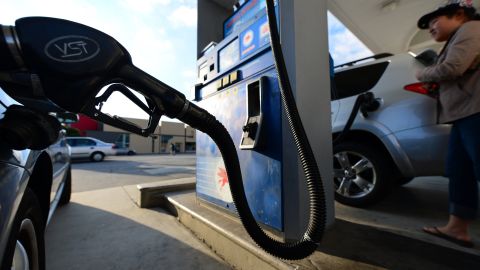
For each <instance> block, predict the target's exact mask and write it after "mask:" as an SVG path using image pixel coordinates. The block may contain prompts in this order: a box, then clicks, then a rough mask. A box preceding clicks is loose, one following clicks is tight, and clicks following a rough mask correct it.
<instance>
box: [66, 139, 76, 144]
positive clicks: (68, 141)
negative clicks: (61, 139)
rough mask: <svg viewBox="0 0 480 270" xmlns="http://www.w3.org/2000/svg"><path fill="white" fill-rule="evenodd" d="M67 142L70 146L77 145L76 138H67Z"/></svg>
mask: <svg viewBox="0 0 480 270" xmlns="http://www.w3.org/2000/svg"><path fill="white" fill-rule="evenodd" d="M67 144H68V145H70V146H76V145H77V140H75V139H67Z"/></svg>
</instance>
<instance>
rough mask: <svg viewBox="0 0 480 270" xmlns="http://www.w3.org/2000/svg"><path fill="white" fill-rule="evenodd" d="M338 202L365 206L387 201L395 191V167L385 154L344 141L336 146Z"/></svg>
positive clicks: (362, 145) (365, 146)
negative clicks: (393, 177) (392, 176)
mask: <svg viewBox="0 0 480 270" xmlns="http://www.w3.org/2000/svg"><path fill="white" fill-rule="evenodd" d="M333 154H334V157H333V169H334V188H335V200H336V201H338V202H340V203H342V204H345V205H349V206H354V207H365V206H368V205H371V204H374V203H376V202H378V201H380V200H381V199H382V198H384V197H385V196H386V195H387V194H388V192H389V191H390V188H391V186H392V185H391V175H390V174H389V172H390V171H391V169H390V168H391V167H392V166H391V165H390V163H389V162H388V160H389V159H388V157H387V156H386V154H385V153H384V152H383V151H380V150H378V149H376V148H375V147H371V146H368V145H365V144H359V143H355V142H348V141H347V142H343V143H339V144H337V145H335V146H334V147H333Z"/></svg>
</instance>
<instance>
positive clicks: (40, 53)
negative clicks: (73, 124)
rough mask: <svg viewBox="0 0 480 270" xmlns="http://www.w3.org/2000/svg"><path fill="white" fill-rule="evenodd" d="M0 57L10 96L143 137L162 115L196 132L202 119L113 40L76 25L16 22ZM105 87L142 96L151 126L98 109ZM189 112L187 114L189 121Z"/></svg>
mask: <svg viewBox="0 0 480 270" xmlns="http://www.w3.org/2000/svg"><path fill="white" fill-rule="evenodd" d="M0 56H1V59H2V62H1V63H0V73H1V74H2V75H0V79H1V78H3V80H2V82H0V84H1V86H2V87H3V88H4V89H5V91H7V92H8V93H9V94H10V95H11V96H12V97H14V98H15V97H17V96H22V97H25V96H27V97H28V96H29V95H30V98H44V99H48V100H51V101H52V102H53V103H55V104H56V105H58V106H60V107H61V108H63V109H65V110H68V111H72V112H79V113H84V114H86V115H88V116H90V117H92V118H94V119H97V120H99V121H102V122H106V123H107V124H110V125H112V126H116V127H119V128H122V129H126V130H129V131H131V132H134V133H137V134H140V135H143V136H148V135H150V134H151V133H152V132H153V131H154V128H155V126H156V125H157V124H158V121H159V119H160V117H161V116H162V115H166V116H168V117H170V118H178V119H180V120H182V121H184V122H186V123H187V124H189V125H191V126H192V127H194V128H196V127H197V126H198V123H197V121H195V119H194V118H195V117H196V116H199V117H201V116H202V115H203V116H205V114H204V110H202V109H200V108H199V107H197V106H195V105H194V104H190V102H188V100H187V99H186V98H185V96H184V95H183V94H182V93H180V92H179V91H177V90H175V89H173V88H172V87H170V86H168V85H166V84H165V83H163V82H161V81H159V80H157V79H155V78H154V77H152V76H150V75H148V74H147V73H145V72H144V71H142V70H140V69H139V68H137V67H135V66H134V65H133V63H132V59H131V56H130V54H129V53H128V51H127V50H126V49H125V48H124V47H123V46H122V45H121V44H120V43H118V42H117V41H116V40H115V39H114V38H112V37H110V36H108V35H107V34H105V33H103V32H100V31H98V30H96V29H93V28H91V27H88V26H85V25H82V24H79V23H75V22H71V21H67V20H62V19H54V18H45V17H27V18H22V19H19V20H17V21H16V23H15V27H14V26H1V32H0ZM21 74H28V75H24V76H20V75H21ZM17 78H22V79H23V81H20V80H19V79H17ZM25 78H26V79H25ZM30 78H37V80H36V81H33V80H30ZM28 83H30V87H29V88H28V87H26V86H25V84H28ZM19 84H23V88H22V89H23V90H22V91H18V89H19V87H18V86H19ZM112 84H113V85H112ZM108 85H111V87H113V89H110V90H113V91H115V90H117V91H121V92H124V91H123V90H125V89H126V88H125V86H127V87H130V88H132V89H135V90H137V91H138V92H140V93H141V94H143V95H144V96H145V97H146V100H147V103H148V108H142V109H143V110H145V111H146V112H147V113H148V114H149V115H150V117H151V119H150V123H149V127H147V128H146V129H142V128H139V127H137V126H135V125H132V124H130V123H127V122H126V121H122V120H121V119H120V118H118V117H111V116H108V115H106V114H103V113H102V112H100V110H98V106H99V102H101V100H99V99H98V98H95V97H96V95H97V94H98V93H99V92H100V90H101V89H102V88H103V87H105V86H108ZM122 85H123V86H122ZM26 89H27V90H26ZM107 92H108V91H107ZM110 92H111V91H110ZM127 97H128V98H130V99H131V100H132V98H131V96H127ZM132 101H134V100H132ZM136 104H137V103H136ZM187 111H191V113H190V114H189V115H188V116H187ZM197 120H198V119H197Z"/></svg>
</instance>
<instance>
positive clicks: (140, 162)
mask: <svg viewBox="0 0 480 270" xmlns="http://www.w3.org/2000/svg"><path fill="white" fill-rule="evenodd" d="M129 159H132V158H129ZM129 159H128V158H127V157H112V158H109V159H108V160H107V161H106V162H105V163H75V164H73V170H72V176H73V190H74V192H73V194H72V199H71V202H70V204H68V205H66V206H63V207H60V208H58V209H57V211H56V212H55V214H54V216H53V218H52V220H51V223H50V224H49V225H48V227H47V233H46V255H47V269H48V270H65V269H69V270H75V269H79V270H80V269H81V270H86V269H88V270H95V269H102V270H109V269H112V270H113V269H115V270H120V269H125V270H132V269H135V270H147V269H148V270H149V269H212V270H216V269H230V267H229V266H228V265H227V264H226V263H225V262H223V261H222V260H221V259H220V258H219V257H218V256H216V255H215V254H214V253H213V252H212V251H211V250H210V249H209V248H208V247H207V246H206V245H205V244H203V243H202V242H201V241H200V240H198V239H197V238H195V236H194V235H193V234H191V233H190V231H189V230H187V229H186V228H185V227H183V226H181V225H180V224H179V223H178V222H177V220H176V218H175V217H173V216H171V215H170V214H168V213H166V212H165V211H164V210H162V209H141V208H139V207H138V206H137V205H136V204H135V203H134V202H133V201H132V200H131V198H130V197H129V196H128V194H127V192H126V191H125V189H124V186H122V184H125V183H127V184H135V182H137V183H138V182H144V181H146V180H148V181H149V180H152V181H153V180H156V181H158V179H164V177H166V175H167V174H166V173H165V172H166V171H169V173H168V174H171V175H173V176H178V175H184V172H183V169H181V168H179V170H177V171H175V170H173V169H171V168H170V169H167V170H161V168H165V167H172V166H170V165H165V164H168V162H169V161H170V162H171V161H172V160H171V159H170V158H169V157H168V156H160V157H154V156H137V157H135V158H133V159H134V160H133V161H132V160H129ZM186 159H188V160H190V161H188V162H187V163H189V164H190V163H191V162H192V161H191V160H192V157H191V156H190V157H189V156H184V157H182V156H179V157H177V159H176V163H177V164H182V163H185V162H184V161H185V160H186ZM135 160H136V161H135ZM159 161H162V162H163V165H157V167H156V168H152V167H151V166H150V164H153V163H158V162H159ZM130 162H134V163H135V164H136V166H130V165H132V164H129V163H130ZM122 165H123V166H122ZM125 165H128V166H127V168H130V171H129V170H127V169H126V168H125ZM162 166H163V167H162ZM111 168H116V170H110V169H111ZM150 170H156V171H154V172H152V171H150Z"/></svg>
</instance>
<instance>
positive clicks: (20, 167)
mask: <svg viewBox="0 0 480 270" xmlns="http://www.w3.org/2000/svg"><path fill="white" fill-rule="evenodd" d="M11 105H21V104H20V103H18V102H16V101H15V100H14V99H12V98H11V97H10V96H8V95H7V94H6V93H5V92H4V91H3V90H2V89H1V88H0V120H1V119H3V117H4V113H5V111H6V110H7V108H8V107H9V106H11ZM59 135H60V136H59V138H60V139H61V138H62V136H64V133H61V134H59ZM63 140H64V138H63ZM62 147H63V149H60V148H62ZM49 152H57V153H58V152H60V153H61V155H62V157H61V158H59V159H57V160H55V159H52V158H51V155H47V153H49ZM41 155H42V156H43V157H47V158H48V159H49V160H50V161H51V163H50V164H51V166H52V168H53V175H52V176H51V177H52V179H51V180H52V183H53V184H52V186H51V190H50V191H49V194H43V195H44V196H49V197H50V198H52V197H58V198H59V196H60V193H58V192H61V191H62V190H63V189H62V187H63V181H64V180H65V178H66V172H67V171H68V169H69V168H70V157H69V155H70V150H69V149H68V146H66V144H63V146H60V145H59V147H57V149H54V148H51V149H46V150H30V149H24V150H14V149H12V148H10V146H9V145H7V144H6V143H5V142H4V141H2V140H0V233H1V234H0V264H1V263H2V260H3V254H4V253H5V248H6V245H7V241H8V236H9V235H10V232H11V229H12V225H13V221H14V219H15V215H16V213H17V211H18V207H19V205H20V202H21V201H22V198H23V194H24V192H25V189H26V188H27V186H28V185H29V183H30V180H31V176H32V173H33V172H34V169H35V168H36V166H37V165H38V164H37V161H38V160H39V158H41V157H40V156H41ZM43 157H42V158H43ZM47 164H48V163H47ZM38 166H39V165H38ZM47 166H48V165H47ZM40 169H43V168H40ZM48 171H50V170H49V168H48ZM37 180H38V179H37ZM41 181H45V184H50V179H41ZM37 192H39V191H37ZM50 202H51V204H50V207H49V209H48V210H49V217H50V216H51V215H52V214H53V211H54V210H55V208H56V204H55V203H54V200H52V199H51V200H50Z"/></svg>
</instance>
